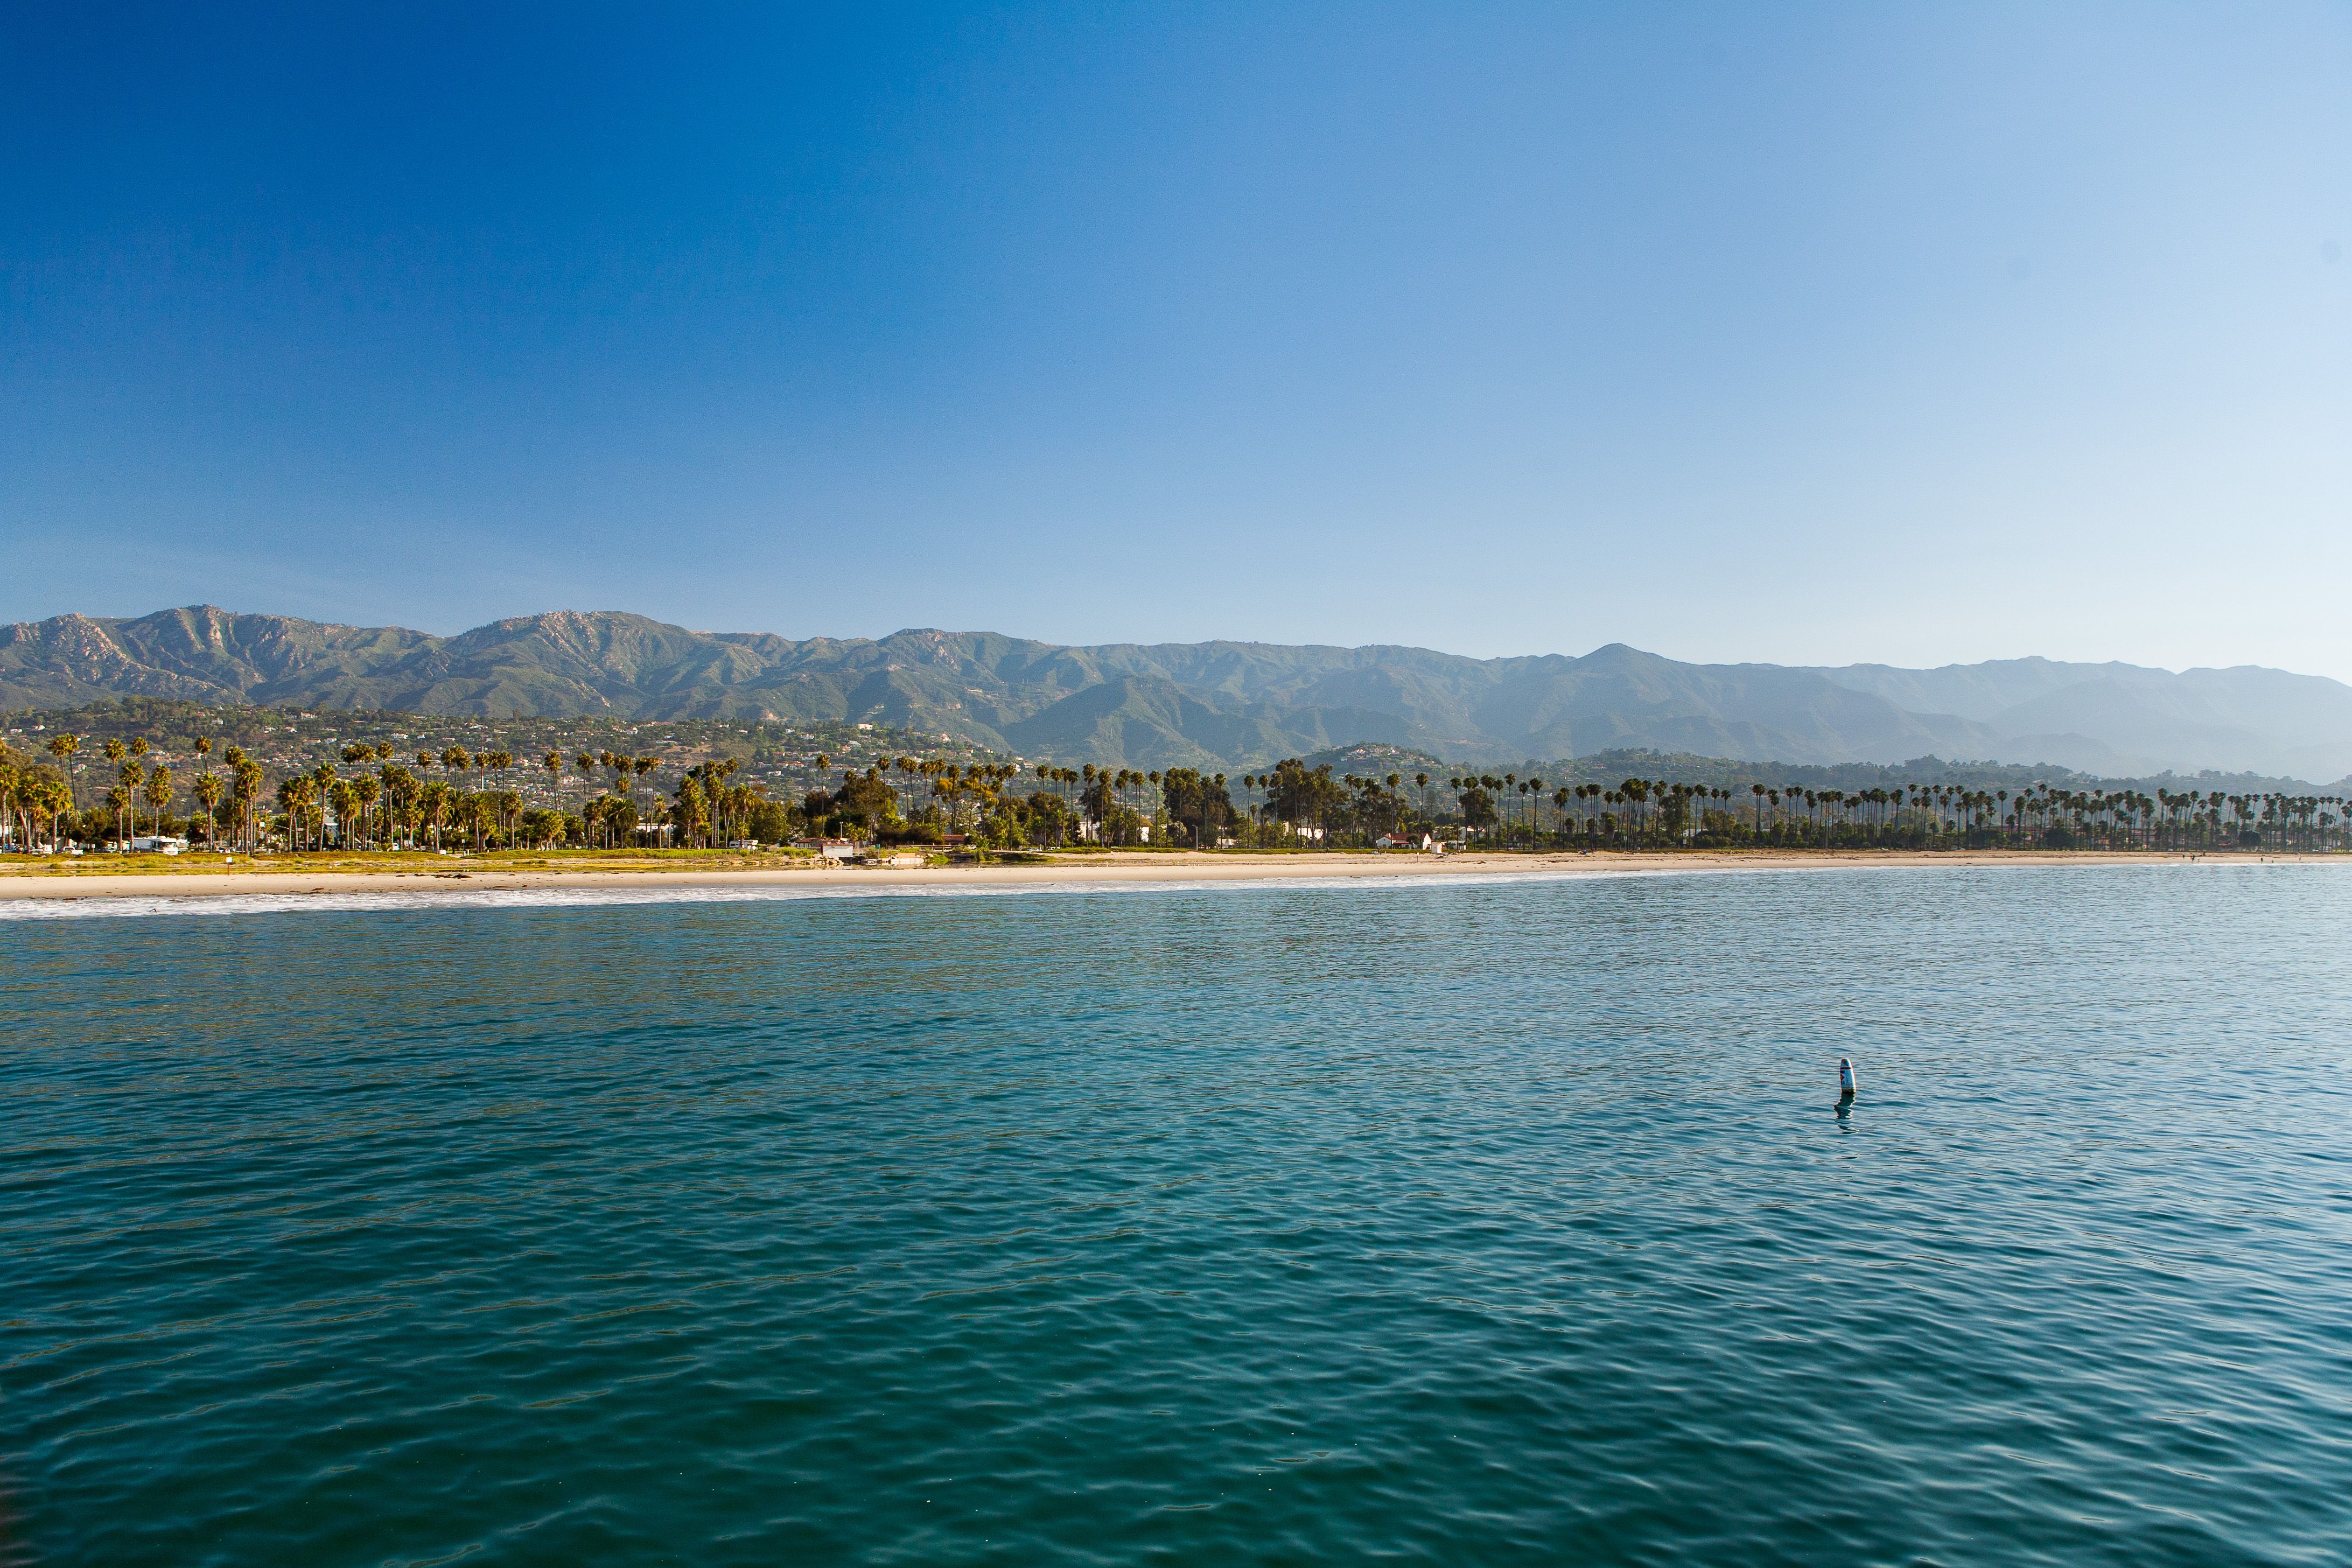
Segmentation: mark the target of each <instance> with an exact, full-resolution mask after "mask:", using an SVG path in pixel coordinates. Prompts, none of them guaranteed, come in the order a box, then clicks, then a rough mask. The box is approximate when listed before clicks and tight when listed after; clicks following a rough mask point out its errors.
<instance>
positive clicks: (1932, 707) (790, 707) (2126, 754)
mask: <svg viewBox="0 0 2352 1568" xmlns="http://www.w3.org/2000/svg"><path fill="white" fill-rule="evenodd" d="M134 694H136V695H146V696H154V697H168V698H181V699H186V700H194V701H199V702H205V703H213V704H220V703H229V702H251V703H261V704H269V705H278V706H294V707H311V708H339V709H352V708H358V709H388V710H403V711H411V712H422V713H435V714H480V715H499V716H503V715H506V714H509V713H521V714H531V715H551V716H555V715H572V714H605V715H610V716H614V717H629V718H641V719H684V718H742V719H773V720H783V721H803V722H815V721H854V722H871V723H877V724H887V725H890V726H894V727H903V728H910V729H914V730H918V731H925V732H929V733H937V734H946V735H951V736H954V737H956V738H958V739H960V740H963V741H967V742H971V743H972V744H975V745H981V746H985V747H988V748H990V749H992V750H996V751H1003V752H1015V753H1018V754H1021V755H1024V756H1038V757H1042V756H1052V757H1069V758H1078V757H1084V758H1087V759H1089V760H1093V761H1097V762H1103V763H1111V764H1114V765H1118V764H1124V765H1127V766H1130V767H1139V768H1159V767H1171V766H1196V767H1212V768H1223V769H1224V770H1226V771H1228V772H1232V771H1238V770H1241V769H1246V768H1250V767H1254V766H1262V765H1264V764H1266V763H1271V762H1274V761H1276V760H1277V759H1279V758H1281V757H1285V756H1304V755H1307V754H1309V753H1313V752H1328V751H1335V750H1339V749H1346V748H1351V747H1357V746H1362V745H1369V746H1386V747H1393V748H1398V749H1400V750H1404V751H1412V752H1421V753H1425V754H1428V755H1431V756H1443V757H1450V758H1455V759H1458V760H1460V761H1463V762H1472V763H1475V762H1482V761H1492V762H1496V763H1511V762H1516V761H1518V760H1521V759H1525V758H1530V757H1569V756H1585V755H1590V754H1591V753H1593V752H1600V751H1604V750H1611V749H1621V748H1631V749H1650V750H1655V751H1658V752H1674V753H1689V754H1696V755H1703V756H1715V757H1729V758H1741V759H1747V760H1750V761H1759V762H1760V761H1767V760H1772V761H1779V762H1784V763H1794V764H1810V765H1817V766H1832V765H1837V764H1843V763H1894V762H1895V761H1897V760H1899V759H1902V758H1906V757H1916V756H1920V755H1923V754H1926V753H1930V752H1933V753H1937V754H1940V755H1943V756H1958V757H1969V758H1978V759H1987V760H1990V759H2000V760H2004V761H2008V762H2012V763H2028V764H2031V763H2053V764H2059V765H2063V766H2066V767H2069V768H2074V769H2079V770H2082V771H2084V772H2094V773H2102V774H2108V775H2122V774H2139V773H2155V772H2159V771H2161V770H2163V769H2166V768H2175V769H2179V770H2182V771H2194V770H2196V769H2200V768H2220V769H2231V770H2253V771H2257V772H2263V773H2288V774H2298V775H2300V776H2304V777H2309V778H2334V777H2337V776H2339V775H2342V774H2344V773H2347V772H2352V688H2347V687H2345V686H2343V685H2341V684H2340V683H2338V682H2336V681H2332V680H2325V679H2317V678H2314V677H2309V676H2296V675H2290V674H2287V673H2285V672H2284V671H2279V670H2268V669H2255V668H2241V669H2228V670H2191V671H2189V672H2187V673H2186V674H2182V675H2173V674H2170V673H2168V672H2167V671H2163V670H2149V669H2141V668H2137V667H2134V666H2128V665H2064V664H2056V663H2053V662H2051V661H2049V660H2045V659H2020V660H2006V661H2000V662H1998V663H1993V664H1985V665H1975V666H1967V667H1951V668H1945V669H1938V670H1902V669H1895V668H1889V667H1885V666H1875V665H1857V666H1851V667H1846V668H1836V669H1805V668H1788V667H1784V666H1779V665H1766V664H1743V665H1693V664H1683V663H1678V662H1676V661H1675V660H1673V659H1668V658H1660V657H1659V656H1657V655H1655V654H1648V653H1643V652H1641V651H1639V650H1638V649H1635V648H1631V647H1624V646H1623V645H1622V644H1612V645H1611V646H1609V647H1603V648H1601V649H1598V650H1596V651H1595V652H1592V653H1590V654H1587V655H1585V656H1583V657H1582V658H1570V657H1567V656H1563V655H1557V654H1553V655H1542V656H1537V657H1529V658H1497V659H1474V658H1463V657H1461V656H1459V655H1454V654H1445V653H1437V652H1433V651H1432V650H1430V649H1427V648H1413V647H1359V648H1341V647H1288V646H1284V645H1278V644H1268V643H1232V642H1215V643H1189V644H1161V645H1154V646H1146V645H1139V644H1108V645H1105V646H1101V647H1062V646H1058V645H1055V644H1051V643H1040V642H1030V641H1025V640H1023V639H1019V638H1014V637H1001V636H998V635H996V634H993V633H987V632H942V631H904V632H898V633H896V634H894V635H892V636H890V637H883V638H880V639H879V640H873V639H867V638H848V639H835V638H828V637H817V638H811V639H809V640H806V641H798V642H796V641H793V640H791V639H788V638H784V637H772V636H768V635H764V634H757V633H711V632H696V631H688V630H686V629H684V628H683V627H679V626H666V625H664V624H662V623H660V622H657V621H653V620H648V619H646V617H644V616H632V615H626V614H622V613H619V612H613V611H603V612H597V613H594V614H583V613H579V612H575V611H558V612H554V613H551V614H548V615H541V616H519V617H517V618H514V619H511V620H504V621H498V622H495V623H493V624H491V625H489V626H480V627H477V628H476V629H474V630H472V631H469V632H466V633H464V634H462V635H460V636H457V637H429V636H427V635H425V634H424V633H422V632H415V631H406V630H403V629H400V628H397V627H356V626H332V625H324V624H320V623H318V622H312V621H303V620H297V619H293V618H290V617H287V616H258V615H239V614H233V613H230V612H227V611H224V610H218V609H215V608H212V607H211V606H208V605H200V606H195V607H192V608H187V609H179V610H166V611H162V612H159V613H157V614H155V615H152V616H141V617H139V618H137V619H135V620H115V619H96V618H92V617H89V616H58V617H55V618H53V619H51V620H47V621H41V622H37V623H22V624H18V625H16V626H7V627H5V628H0V704H5V705H6V706H8V707H12V708H24V707H39V708H63V707H71V706H75V705H78V704H80V703H84V702H88V701H90V700H95V699H99V698H102V697H117V696H124V695H134Z"/></svg>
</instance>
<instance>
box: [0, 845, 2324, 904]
mask: <svg viewBox="0 0 2352 1568" xmlns="http://www.w3.org/2000/svg"><path fill="white" fill-rule="evenodd" d="M2326 862H2334V863H2337V864H2343V865H2352V856H2346V855H2287V854H2280V855H2247V854H2243V853H2242V852H2223V853H2220V854H2195V853H2190V852H2187V851H2179V852H2174V851H2159V850H2120V851H2107V850H2034V849H1948V850H1905V849H1874V850H1873V849H1857V850H1814V851H1802V850H1797V851H1790V850H1769V849H1762V850H1738V849H1728V850H1685V851H1653V852H1648V853H1639V852H1633V851H1605V850H1595V851H1591V852H1578V851H1565V852H1558V853H1551V854H1528V855H1507V854H1465V855H1448V856H1444V857H1443V858H1439V857H1436V856H1430V855H1393V854H1392V855H1377V854H1365V853H1347V852H1339V853H1334V854H1328V855H1320V854H1318V855H1252V854H1247V853H1240V854H1201V853H1197V852H1184V853H1178V854H1166V853H1161V854H1135V855H1122V854H1119V853H1118V852H1115V851H1114V852H1110V853H1104V854H1090V855H1073V856H1066V857H1052V856H1049V857H1048V858H1046V859H1045V860H1044V861H1043V862H1037V861H1029V862H1024V863H1021V864H1016V865H992V866H934V867H924V868H907V867H901V868H880V867H873V868H868V867H831V866H829V867H822V868H819V867H805V868H803V867H774V868H762V867H756V866H739V867H725V868H711V869H687V868H670V867H665V866H662V865H659V864H658V863H640V864H639V865H635V866H630V865H619V866H589V867H582V868H578V869H572V868H562V867H550V866H534V867H527V868H526V867H519V868H512V869H507V868H500V867H499V866H498V865H497V864H496V863H495V862H489V861H475V860H467V859H454V858H453V859H448V860H443V861H441V862H439V864H438V865H437V867H435V868H429V869H428V868H423V867H418V868H414V869H412V868H407V867H402V866H397V865H386V866H384V867H383V868H381V869H362V870H353V869H347V868H341V869H330V868H327V867H320V868H318V869H316V870H304V869H299V868H281V867H280V866H279V865H278V864H277V863H275V862H269V863H265V864H263V865H259V866H255V865H252V864H251V863H250V862H247V863H245V864H240V865H238V866H237V867H236V868H234V869H230V868H213V869H209V870H207V869H204V868H197V867H193V866H192V867H190V868H187V869H185V870H175V871H168V872H145V871H119V870H113V869H99V868H90V869H88V870H83V869H80V868H73V869H62V868H49V867H44V868H42V869H41V870H34V869H33V868H30V867H25V868H15V867H11V868H5V869H0V900H79V899H110V898H145V899H157V898H161V899H217V898H224V897H235V896H236V895H239V894H247V895H253V896H265V895H266V896H268V897H272V898H286V897H299V896H302V895H305V894H346V893H355V892H394V891H396V892H400V893H415V894H424V895H428V896H429V895H432V894H435V893H481V892H500V891H521V890H530V889H550V888H555V889H562V888H580V889H614V888H635V889H650V888H664V887H668V888H727V887H735V888H758V887H773V888H834V889H843V888H858V887H887V886H908V885H913V886H931V887H940V888H954V887H987V886H991V885H1000V886H1001V885H1021V884H1031V885H1043V884H1065V885H1066V884H1069V883H1074V882H1117V883H1127V884H1134V883H1138V882H1184V883H1195V884H1197V883H1202V882H1268V881H1291V880H1297V881H1328V880H1341V879H1353V878H1364V877H1388V878H1411V877H1425V876H1444V877H1449V878H1458V877H1464V876H1471V877H1476V876H1497V877H1508V876H1513V875H1519V876H1526V875H1534V874H1539V873H1540V874H1549V875H1551V876H1559V875H1560V874H1561V873H1572V872H1579V871H1581V872H1585V873H1589V874H1592V875H1607V874H1612V873H1615V874H1622V873H1627V872H1643V871H1646V872H1669V871H1671V872H1741V871H1792V870H1827V869H1832V868H1856V869H1862V868H1888V869H1895V868H1911V869H1916V868H1927V867H1937V866H1941V867H1960V868H1980V867H2004V866H2009V867H2052V866H2074V867H2095V866H2238V865H2243V866H2256V865H2287V864H2316V863H2326ZM343 865H344V866H345V867H348V866H349V862H348V861H346V862H344V863H343Z"/></svg>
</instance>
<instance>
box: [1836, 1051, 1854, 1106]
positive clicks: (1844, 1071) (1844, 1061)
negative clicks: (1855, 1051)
mask: <svg viewBox="0 0 2352 1568" xmlns="http://www.w3.org/2000/svg"><path fill="white" fill-rule="evenodd" d="M1838 1098H1839V1099H1840V1100H1852V1099H1853V1058H1848V1057H1840V1058H1838Z"/></svg>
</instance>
